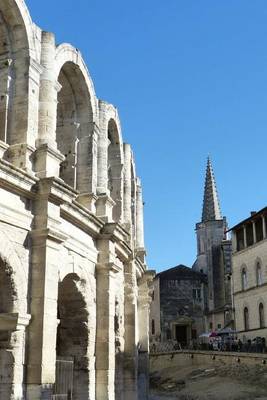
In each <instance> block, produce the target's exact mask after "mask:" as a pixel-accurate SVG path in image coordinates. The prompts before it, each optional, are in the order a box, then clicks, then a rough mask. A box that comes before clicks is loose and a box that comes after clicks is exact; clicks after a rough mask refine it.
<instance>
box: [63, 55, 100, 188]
mask: <svg viewBox="0 0 267 400" xmlns="http://www.w3.org/2000/svg"><path fill="white" fill-rule="evenodd" d="M58 82H59V83H60V85H61V90H60V91H59V93H58V106H57V130H56V141H57V146H58V149H59V151H60V152H61V153H62V154H63V155H64V156H65V160H64V161H63V163H62V164H61V168H60V177H61V178H62V179H63V180H64V181H65V182H66V183H67V184H68V185H70V186H72V187H73V188H74V189H77V190H79V191H80V192H81V193H88V192H89V182H91V179H92V176H91V175H92V165H91V157H92V156H91V151H92V149H91V137H92V134H93V130H94V125H93V111H92V106H91V98H90V93H89V88H88V86H87V82H86V80H85V77H84V76H83V74H82V72H81V70H80V69H79V67H78V66H77V65H75V64H74V63H73V62H70V61H68V62H66V63H65V64H64V65H63V67H62V68H61V70H60V73H59V77H58Z"/></svg>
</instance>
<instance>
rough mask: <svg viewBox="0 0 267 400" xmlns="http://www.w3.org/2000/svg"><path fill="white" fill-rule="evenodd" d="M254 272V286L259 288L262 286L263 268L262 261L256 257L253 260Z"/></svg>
mask: <svg viewBox="0 0 267 400" xmlns="http://www.w3.org/2000/svg"><path fill="white" fill-rule="evenodd" d="M254 271H255V283H256V286H260V285H262V284H263V267H262V260H261V258H260V257H257V258H256V260H255V264H254Z"/></svg>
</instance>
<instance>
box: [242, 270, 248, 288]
mask: <svg viewBox="0 0 267 400" xmlns="http://www.w3.org/2000/svg"><path fill="white" fill-rule="evenodd" d="M241 280H242V290H246V289H247V287H248V280H247V271H246V268H243V269H242V273H241Z"/></svg>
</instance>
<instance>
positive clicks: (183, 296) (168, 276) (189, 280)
mask: <svg viewBox="0 0 267 400" xmlns="http://www.w3.org/2000/svg"><path fill="white" fill-rule="evenodd" d="M153 287H154V293H153V296H152V304H151V312H150V340H151V343H152V344H153V343H156V342H168V341H172V342H177V343H179V344H180V345H181V346H182V347H187V346H189V345H190V344H193V342H194V340H197V338H198V336H199V335H200V334H201V333H203V332H204V329H205V324H204V317H203V316H204V311H205V308H206V298H207V278H206V275H205V274H203V273H200V272H196V271H193V270H192V268H189V267H186V266H185V265H178V266H177V267H174V268H170V269H168V270H165V271H163V272H161V273H159V274H157V275H156V277H155V279H154V285H153Z"/></svg>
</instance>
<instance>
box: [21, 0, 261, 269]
mask: <svg viewBox="0 0 267 400" xmlns="http://www.w3.org/2000/svg"><path fill="white" fill-rule="evenodd" d="M27 5H28V7H29V10H30V13H31V15H32V18H33V20H34V21H35V22H36V23H37V24H38V25H39V26H41V27H42V28H43V29H44V30H49V31H52V32H55V33H56V38H57V42H58V43H61V42H71V43H72V44H73V45H74V46H76V47H78V48H79V49H80V50H81V52H82V54H83V57H84V59H85V60H86V62H87V65H88V68H89V71H90V74H91V76H92V79H93V81H94V84H95V89H96V93H97V96H98V97H99V98H101V99H104V100H107V101H109V102H112V103H113V104H114V105H116V106H117V107H118V109H119V113H120V118H121V122H122V127H123V136H124V141H125V142H129V143H131V144H132V146H133V149H134V151H135V157H136V164H137V171H138V175H139V176H140V177H141V179H142V182H143V186H144V200H145V230H146V245H147V250H148V264H149V267H150V268H152V269H157V270H158V271H160V270H162V269H165V268H168V267H173V266H175V265H177V264H179V263H184V264H186V265H189V266H190V265H192V263H193V261H194V258H195V254H196V245H195V233H194V226H195V223H196V222H198V221H199V220H200V217H201V207H202V198H203V185H204V174H205V166H206V158H207V156H208V154H210V155H211V158H212V161H213V166H214V170H215V175H216V180H217V187H218V191H219V196H220V200H221V208H222V212H223V215H226V216H227V218H228V222H229V225H233V224H235V223H236V222H238V221H240V220H241V219H243V218H245V217H247V216H248V214H249V212H250V211H252V210H257V209H260V208H261V207H264V206H265V205H267V176H266V175H267V174H266V171H267V23H266V20H267V2H266V1H265V0H254V1H253V2H252V1H248V0H233V1H214V0H166V1H162V0H145V1H144V0H135V1H134V2H133V1H125V0H114V1H110V0H109V1H108V0H102V1H99V0H90V1H89V0H76V1H72V0H64V1H63V0H56V1H55V0H53V1H52V0H46V1H37V0H28V1H27Z"/></svg>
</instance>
